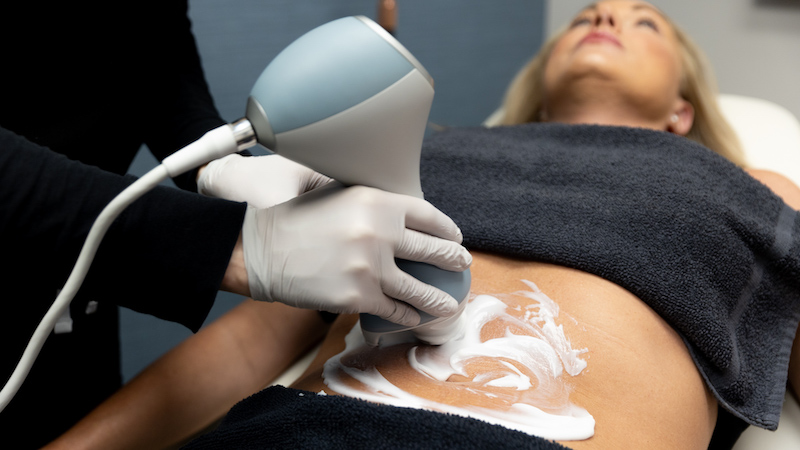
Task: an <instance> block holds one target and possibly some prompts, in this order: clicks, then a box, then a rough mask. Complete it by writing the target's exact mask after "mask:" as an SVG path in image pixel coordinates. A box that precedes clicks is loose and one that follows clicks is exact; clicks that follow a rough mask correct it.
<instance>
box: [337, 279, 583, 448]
mask: <svg viewBox="0 0 800 450" xmlns="http://www.w3.org/2000/svg"><path fill="white" fill-rule="evenodd" d="M522 281H523V282H524V283H525V284H526V285H527V286H528V287H530V289H531V291H522V292H517V293H515V295H522V296H524V297H526V298H528V299H531V300H532V301H533V302H532V303H530V304H528V305H527V306H526V307H525V310H524V314H523V316H524V318H523V319H518V318H516V317H514V316H512V315H510V314H509V313H508V312H506V310H507V306H506V304H505V303H503V302H502V301H501V300H499V299H498V298H496V297H493V296H489V295H480V296H477V297H475V298H473V299H471V300H470V301H469V303H468V304H467V306H466V308H465V310H464V316H465V319H466V324H467V326H466V327H465V329H464V335H463V336H461V337H458V338H456V339H453V340H451V341H450V342H447V343H445V344H442V345H440V346H436V347H428V348H426V351H425V352H424V353H421V352H418V351H417V350H418V347H413V348H411V349H410V350H409V352H408V360H409V364H410V366H411V367H412V368H413V369H414V370H417V371H418V372H420V373H422V374H425V375H427V376H428V377H431V378H433V379H435V380H439V381H446V380H447V379H448V378H449V377H450V376H452V375H455V374H459V375H463V376H466V375H467V373H466V371H465V369H464V368H465V366H466V364H468V362H469V361H470V360H471V359H473V358H477V357H481V358H485V357H490V358H502V360H500V363H501V364H502V365H503V366H504V367H505V368H506V369H507V370H501V371H499V372H498V371H497V370H495V371H492V372H489V373H484V374H481V375H478V376H476V377H475V378H474V379H473V380H472V381H473V382H475V383H478V384H481V385H483V386H493V387H508V388H515V389H516V390H517V391H522V394H523V395H521V396H520V398H521V400H520V401H519V402H517V403H514V404H513V405H512V406H511V407H510V408H509V409H508V410H506V411H499V410H495V409H488V408H484V407H477V406H473V407H455V406H451V405H446V404H442V403H438V402H435V401H432V400H428V399H424V398H421V397H418V396H416V395H413V394H410V393H408V392H406V391H404V390H402V389H400V388H399V387H397V386H396V385H394V384H392V383H391V382H390V381H388V380H387V379H386V378H385V377H384V376H383V375H381V373H380V372H379V371H378V370H377V369H376V368H374V367H370V368H368V369H366V370H360V369H356V368H353V367H348V366H346V365H344V364H343V363H342V362H341V360H342V357H343V356H344V355H347V354H349V353H351V352H355V351H358V350H359V349H363V348H368V346H367V345H366V342H365V341H364V338H363V335H362V333H361V332H360V328H361V327H360V326H358V324H356V326H354V327H353V329H352V330H351V331H350V333H348V335H347V337H346V338H345V343H346V348H345V350H344V351H343V352H342V353H339V354H338V355H335V356H333V357H332V358H330V359H329V360H328V361H327V362H326V363H325V367H324V371H323V379H324V382H325V384H326V385H327V386H328V387H330V388H331V389H332V390H334V391H336V392H338V393H340V394H343V395H348V396H351V397H356V398H361V399H364V400H369V401H373V402H377V403H384V404H390V405H395V406H402V407H411V408H420V409H428V410H435V411H441V412H446V413H451V414H456V415H460V416H466V417H472V418H476V419H480V420H484V421H486V422H489V423H493V424H497V425H501V426H505V427H507V428H511V429H514V430H519V431H522V432H525V433H528V434H532V435H536V436H540V437H542V438H545V439H553V440H581V439H588V438H590V437H591V436H593V435H594V425H595V421H594V418H593V417H592V416H591V414H589V412H588V411H586V410H585V409H583V408H581V407H579V406H577V405H574V404H572V403H571V402H570V401H569V393H570V389H569V385H568V384H567V383H566V382H565V381H564V379H563V377H562V374H563V372H567V373H568V374H569V375H572V376H576V375H578V374H579V373H580V372H581V371H583V369H584V368H586V361H584V360H583V359H581V358H580V355H581V354H582V353H584V352H586V349H582V350H575V349H573V348H572V347H571V345H570V342H569V340H568V339H567V338H566V336H565V335H564V329H563V327H562V326H561V325H556V323H555V319H556V318H557V317H558V305H557V304H556V303H555V302H554V301H553V300H551V299H550V298H549V297H548V296H547V295H545V294H544V293H543V292H542V291H541V290H539V288H538V287H537V286H536V285H535V284H533V283H531V282H529V281H526V280H522ZM497 319H501V320H503V321H505V322H507V323H508V324H509V326H510V325H513V326H514V329H516V330H524V333H525V334H514V333H512V332H511V331H510V328H509V327H507V328H506V332H505V335H504V336H502V337H499V338H495V339H489V340H487V341H485V342H481V340H480V333H481V330H482V328H483V326H484V325H485V324H486V323H488V322H490V321H493V320H497ZM400 342H413V336H412V335H411V334H410V333H409V334H408V335H407V336H405V337H404V338H398V339H394V340H393V341H392V342H385V343H384V342H382V344H381V345H382V346H384V347H385V346H389V345H394V344H397V343H400ZM509 361H511V362H513V363H514V364H512V363H511V362H509ZM518 367H519V368H524V369H525V370H520V369H519V368H518ZM523 372H525V373H528V374H533V377H534V378H535V380H532V379H531V377H530V376H528V375H525V373H523ZM342 373H343V374H346V375H347V376H350V377H352V378H353V379H355V380H357V381H359V382H361V383H362V384H363V387H360V388H353V387H351V386H349V385H347V384H345V383H344V382H343V380H342V378H341V374H342ZM484 394H485V395H487V396H493V395H494V394H491V393H489V392H485V393H484ZM537 405H538V406H539V407H537ZM541 408H546V409H547V411H545V410H543V409H541Z"/></svg>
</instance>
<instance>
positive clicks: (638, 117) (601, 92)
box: [543, 82, 666, 130]
mask: <svg viewBox="0 0 800 450" xmlns="http://www.w3.org/2000/svg"><path fill="white" fill-rule="evenodd" d="M552 94H555V95H553V96H552V97H551V98H550V99H546V100H545V104H544V106H545V108H544V113H545V114H544V117H543V119H544V120H545V121H547V122H560V123H571V124H597V125H612V126H628V127H640V128H651V129H655V130H664V118H663V117H661V116H663V115H664V114H665V113H666V111H664V110H663V109H664V105H654V104H653V102H652V101H648V100H650V99H647V98H641V96H637V95H631V94H630V93H628V92H625V91H620V90H619V89H618V87H617V86H615V85H614V84H613V83H612V84H610V85H607V84H604V83H602V82H600V83H597V82H594V83H590V82H585V83H573V84H572V85H571V86H570V87H569V88H566V89H561V90H559V91H557V92H554V93H552Z"/></svg>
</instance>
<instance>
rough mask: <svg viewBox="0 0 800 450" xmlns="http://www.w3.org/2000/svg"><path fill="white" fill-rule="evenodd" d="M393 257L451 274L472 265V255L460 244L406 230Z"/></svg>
mask: <svg viewBox="0 0 800 450" xmlns="http://www.w3.org/2000/svg"><path fill="white" fill-rule="evenodd" d="M395 257H397V258H400V259H407V260H409V261H417V262H423V263H427V264H431V265H434V266H436V267H438V268H440V269H444V270H449V271H452V272H462V271H464V270H467V269H468V268H469V266H470V264H472V255H470V254H469V252H468V251H467V249H465V248H464V247H462V246H461V245H460V244H457V243H455V242H453V241H448V240H445V239H440V238H437V237H434V236H431V235H429V234H425V233H420V232H419V231H415V230H408V229H407V230H405V232H404V233H403V238H402V240H401V241H400V244H398V246H397V248H396V249H395Z"/></svg>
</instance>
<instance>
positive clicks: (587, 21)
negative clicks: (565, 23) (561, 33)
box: [569, 16, 592, 28]
mask: <svg viewBox="0 0 800 450" xmlns="http://www.w3.org/2000/svg"><path fill="white" fill-rule="evenodd" d="M591 23H592V20H591V19H590V18H589V17H586V16H583V17H578V18H576V19H575V20H573V21H572V23H571V24H570V25H569V27H570V28H575V27H577V26H581V25H590V24H591Z"/></svg>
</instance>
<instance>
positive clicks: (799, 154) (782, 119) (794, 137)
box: [719, 94, 800, 186]
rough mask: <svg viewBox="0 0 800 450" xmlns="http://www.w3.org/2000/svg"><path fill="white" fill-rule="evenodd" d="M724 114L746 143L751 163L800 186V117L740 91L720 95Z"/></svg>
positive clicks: (741, 139) (746, 153)
mask: <svg viewBox="0 0 800 450" xmlns="http://www.w3.org/2000/svg"><path fill="white" fill-rule="evenodd" d="M719 105H720V108H721V109H722V114H723V115H724V116H725V118H726V119H727V120H728V122H730V124H731V126H732V127H733V129H734V131H735V132H736V134H737V136H739V140H740V141H741V142H742V146H743V147H744V151H745V155H746V157H747V161H748V163H749V164H750V165H751V166H752V167H754V168H757V169H768V170H772V171H774V172H778V173H780V174H782V175H785V176H787V177H789V178H790V179H791V180H792V181H794V183H795V184H797V185H798V186H800V121H798V119H797V118H796V117H795V116H794V115H793V114H792V113H791V112H790V111H789V110H787V109H786V108H784V107H782V106H779V105H777V104H775V103H772V102H769V101H767V100H762V99H758V98H753V97H744V96H740V95H731V94H722V95H720V96H719Z"/></svg>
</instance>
